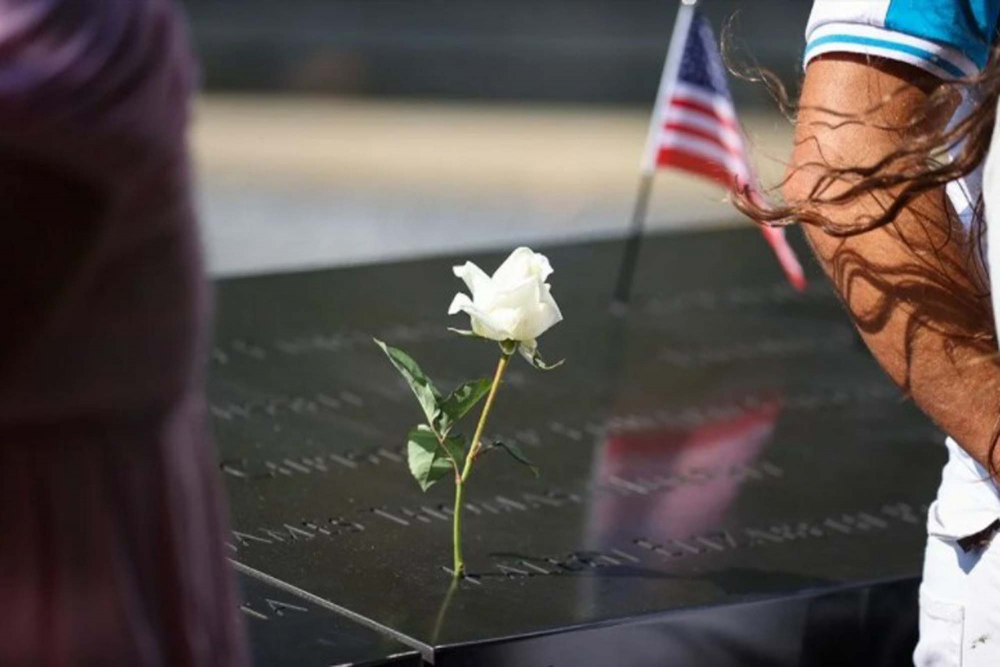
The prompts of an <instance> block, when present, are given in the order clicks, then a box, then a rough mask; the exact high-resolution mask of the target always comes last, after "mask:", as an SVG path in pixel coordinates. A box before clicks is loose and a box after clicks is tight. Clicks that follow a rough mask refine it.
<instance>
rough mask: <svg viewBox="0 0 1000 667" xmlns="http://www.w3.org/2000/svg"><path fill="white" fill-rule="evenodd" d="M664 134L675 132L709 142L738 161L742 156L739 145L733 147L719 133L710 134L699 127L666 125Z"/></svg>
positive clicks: (741, 148)
mask: <svg viewBox="0 0 1000 667" xmlns="http://www.w3.org/2000/svg"><path fill="white" fill-rule="evenodd" d="M663 129H664V131H665V132H677V133H680V134H686V135H690V136H692V137H695V138H698V139H703V140H705V141H710V142H712V143H713V144H715V145H716V146H718V147H719V148H721V149H722V150H724V151H726V152H727V153H729V154H730V155H732V156H733V157H734V158H737V159H739V157H740V156H741V155H742V154H743V147H742V146H741V145H739V144H736V145H733V144H731V143H729V142H728V141H727V137H724V136H723V134H722V133H721V132H712V131H711V130H706V129H704V128H701V127H695V126H692V125H688V124H686V123H667V124H666V125H664V126H663Z"/></svg>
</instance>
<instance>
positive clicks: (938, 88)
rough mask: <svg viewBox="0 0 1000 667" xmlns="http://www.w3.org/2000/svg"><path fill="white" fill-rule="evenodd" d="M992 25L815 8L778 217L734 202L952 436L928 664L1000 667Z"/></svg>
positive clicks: (870, 7) (931, 586) (993, 20)
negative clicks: (817, 269) (788, 248)
mask: <svg viewBox="0 0 1000 667" xmlns="http://www.w3.org/2000/svg"><path fill="white" fill-rule="evenodd" d="M998 10H1000V0H891V1H886V2H845V1H843V0H815V1H814V5H813V11H812V15H811V17H810V21H809V25H808V28H807V46H806V63H807V67H806V74H805V80H804V83H803V88H802V94H801V99H800V101H799V105H798V119H797V127H796V141H795V149H794V154H793V157H792V163H791V165H790V168H789V171H788V176H787V179H786V181H785V183H784V186H783V192H784V195H785V204H781V205H776V206H773V207H766V206H764V207H759V206H755V205H753V203H752V202H749V201H745V200H741V199H740V198H737V202H738V205H739V206H740V207H741V208H743V209H744V210H745V211H746V212H748V213H749V214H750V215H751V216H753V217H756V218H757V219H758V220H761V221H763V222H772V223H778V222H782V221H784V222H793V221H801V222H804V223H806V225H805V231H806V235H807V237H808V239H809V241H810V243H811V245H812V247H813V250H814V251H815V254H816V256H817V258H818V259H819V261H820V263H821V264H822V266H823V268H824V269H825V270H826V272H827V274H828V275H829V276H830V278H831V280H832V281H833V284H834V286H835V287H836V289H837V291H838V292H839V293H840V295H841V297H842V299H843V301H844V303H845V305H846V307H847V308H848V310H849V311H850V313H851V315H852V317H853V319H854V321H855V324H856V325H857V328H858V330H859V331H860V333H861V335H862V336H863V337H864V339H865V342H866V343H867V344H868V346H869V348H870V349H871V351H872V353H873V354H874V355H875V357H876V358H877V359H878V361H879V362H880V363H881V365H882V366H883V367H884V368H885V369H886V371H887V372H888V373H889V374H890V375H891V376H892V378H893V379H894V380H895V381H896V382H897V383H898V384H899V385H900V386H901V387H903V389H904V390H905V391H906V392H907V393H908V394H909V395H910V396H911V397H912V398H913V399H914V400H915V401H916V403H917V404H918V405H919V406H920V407H921V408H922V409H923V410H924V411H925V412H926V413H927V414H928V415H929V416H930V417H931V418H932V419H933V420H934V421H935V422H937V424H938V425H940V426H941V427H942V428H943V429H944V430H945V431H946V432H947V433H948V434H949V436H950V437H949V438H948V441H947V449H948V462H947V465H946V466H945V468H944V471H943V475H942V481H941V485H940V488H939V491H938V496H937V499H936V501H935V502H934V503H933V504H932V505H931V507H930V511H929V515H928V519H927V527H928V533H929V538H928V544H927V549H926V553H925V564H924V577H923V581H922V584H921V589H920V606H921V614H920V640H919V644H918V646H917V649H916V652H915V654H914V661H915V663H916V664H917V665H918V666H920V667H929V666H931V665H934V666H942V667H945V666H952V665H954V666H957V665H960V664H961V665H965V666H966V667H974V666H977V665H1000V539H998V538H995V533H996V532H997V528H998V527H1000V494H998V485H997V472H998V469H1000V451H998V447H997V440H998V435H1000V350H998V347H997V326H996V324H995V316H996V314H997V313H998V312H1000V311H998V309H997V307H996V306H997V303H998V299H1000V145H998V143H997V142H998V141H1000V136H997V135H996V133H995V132H994V123H995V119H996V117H997V115H996V107H997V99H998V96H1000V61H998V59H997V52H996V51H994V50H993V44H994V41H995V36H996V34H997V14H998ZM991 141H992V142H993V147H992V149H991V147H990V146H991ZM987 154H989V155H988V157H987ZM984 162H985V164H986V168H985V176H984V178H983V179H982V180H981V181H980V176H982V172H981V171H980V168H981V167H982V166H983V164H984ZM980 183H981V185H982V188H983V196H982V198H980V194H979V190H980ZM983 201H985V217H984V212H983V206H982V202H983ZM987 247H988V252H987ZM991 258H992V259H993V261H992V265H993V267H992V268H993V272H992V280H991V274H990V272H989V264H990V263H991V262H990V261H989V260H990V259H991ZM991 295H992V303H991ZM885 483H886V484H887V485H891V484H892V480H891V479H887V480H886V481H885Z"/></svg>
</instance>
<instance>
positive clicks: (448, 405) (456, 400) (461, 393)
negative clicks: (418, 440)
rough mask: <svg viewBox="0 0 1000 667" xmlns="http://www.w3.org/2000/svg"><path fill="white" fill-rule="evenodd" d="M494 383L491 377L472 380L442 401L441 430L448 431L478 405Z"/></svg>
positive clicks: (439, 423) (439, 425)
mask: <svg viewBox="0 0 1000 667" xmlns="http://www.w3.org/2000/svg"><path fill="white" fill-rule="evenodd" d="M492 385H493V381H492V380H490V379H489V378H481V379H479V380H472V381H471V382H466V383H465V384H461V385H459V386H458V387H457V388H456V389H455V391H453V392H451V394H449V395H448V398H446V399H444V401H442V402H441V416H440V418H439V422H438V429H439V431H440V432H441V433H447V432H448V431H449V430H450V429H451V427H452V425H454V424H455V422H457V421H458V420H459V419H461V418H462V417H464V416H465V415H467V414H469V411H470V410H472V408H474V407H476V405H477V404H478V403H479V401H481V400H483V397H484V396H486V394H488V393H490V387H491V386H492Z"/></svg>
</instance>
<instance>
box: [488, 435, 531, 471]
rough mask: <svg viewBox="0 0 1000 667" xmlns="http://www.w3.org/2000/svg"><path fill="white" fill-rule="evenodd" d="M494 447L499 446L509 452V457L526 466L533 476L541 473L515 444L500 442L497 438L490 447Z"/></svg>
mask: <svg viewBox="0 0 1000 667" xmlns="http://www.w3.org/2000/svg"><path fill="white" fill-rule="evenodd" d="M494 447H499V448H500V449H503V450H504V451H505V452H507V453H508V454H510V456H511V458H513V459H514V460H515V461H517V462H518V463H520V464H521V465H524V466H527V467H528V468H529V469H530V470H531V472H532V474H534V475H535V477H539V476H540V475H541V472H540V471H539V470H538V466H536V465H535V464H534V463H532V462H531V461H530V460H528V457H527V456H525V455H524V452H522V451H521V448H520V447H518V446H517V445H515V444H514V443H507V442H501V441H499V440H498V441H496V442H494V443H493V445H492V447H491V449H492V448H494Z"/></svg>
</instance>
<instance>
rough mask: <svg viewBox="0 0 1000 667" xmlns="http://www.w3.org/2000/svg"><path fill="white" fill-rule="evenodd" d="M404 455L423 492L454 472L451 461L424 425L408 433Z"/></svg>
mask: <svg viewBox="0 0 1000 667" xmlns="http://www.w3.org/2000/svg"><path fill="white" fill-rule="evenodd" d="M406 453H407V457H408V458H409V463H410V472H411V473H412V474H413V477H414V479H416V480H417V484H419V485H420V488H421V489H422V490H424V491H426V490H427V489H429V488H431V487H432V486H433V485H434V483H435V482H437V481H438V480H440V479H441V478H442V477H444V476H445V475H447V474H448V473H449V472H451V471H454V467H453V466H452V463H451V461H450V460H448V457H447V456H445V455H444V452H443V451H442V450H441V446H440V444H439V443H438V439H437V436H436V435H434V432H433V431H431V429H430V427H429V426H427V425H426V424H421V425H420V426H417V427H416V428H414V429H413V430H411V431H410V434H409V436H408V439H407V443H406Z"/></svg>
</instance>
